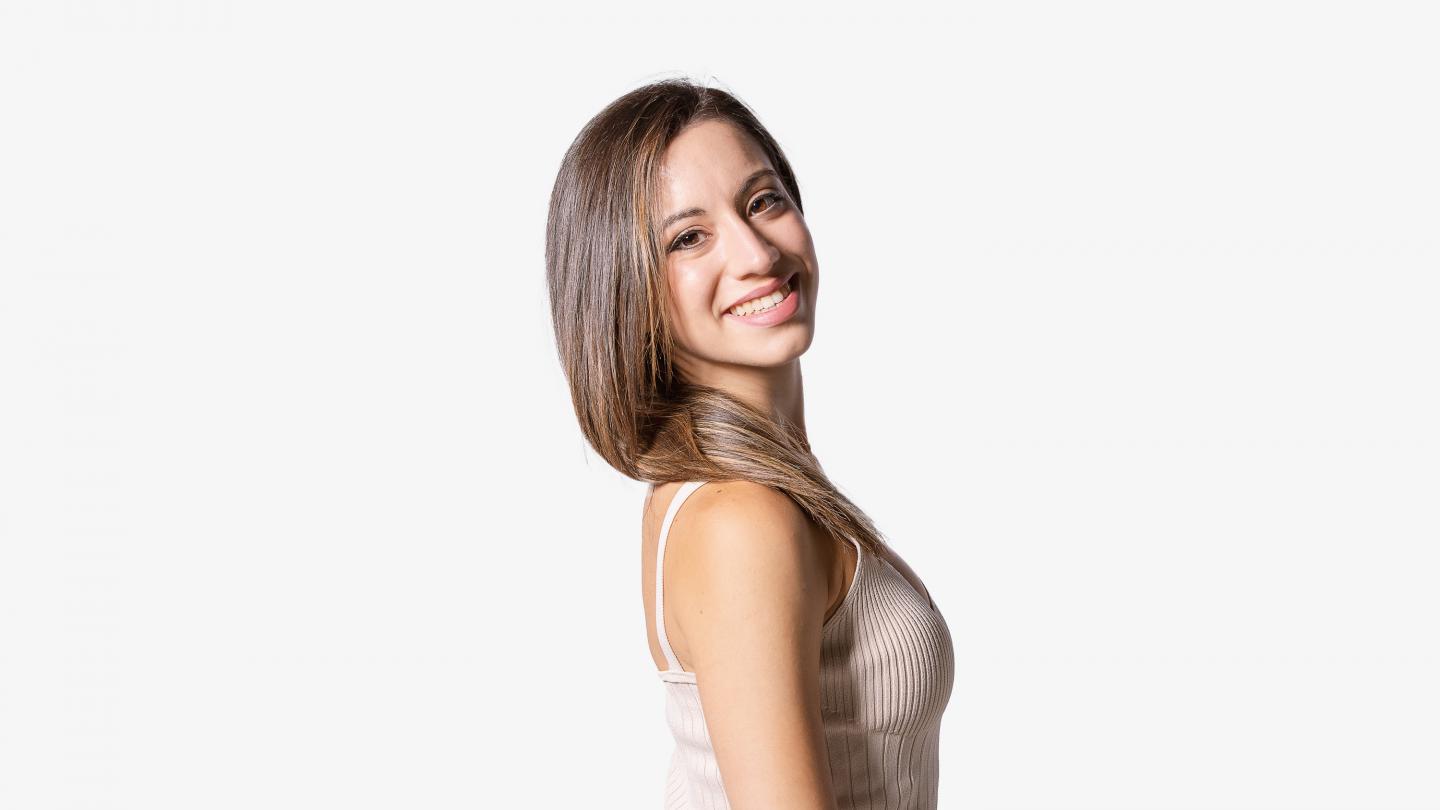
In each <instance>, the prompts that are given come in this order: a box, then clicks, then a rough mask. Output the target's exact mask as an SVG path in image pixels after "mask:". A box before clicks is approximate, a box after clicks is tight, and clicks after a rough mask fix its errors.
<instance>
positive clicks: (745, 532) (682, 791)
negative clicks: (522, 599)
mask: <svg viewBox="0 0 1440 810" xmlns="http://www.w3.org/2000/svg"><path fill="white" fill-rule="evenodd" d="M703 485H704V482H687V483H686V484H684V485H682V486H681V487H680V488H679V489H678V490H677V491H676V492H675V494H674V496H673V498H672V500H671V501H670V503H669V505H668V507H667V510H666V514H665V517H664V519H663V521H662V525H661V528H660V532H659V537H658V538H657V543H656V554H655V563H654V566H653V568H654V574H655V582H654V585H655V600H654V604H655V610H654V616H655V619H656V625H655V628H656V636H657V637H658V639H659V643H660V647H661V648H662V650H663V651H664V655H665V657H666V660H667V661H668V662H669V664H670V666H669V668H668V669H666V670H664V671H662V672H660V673H659V676H660V679H661V680H662V682H663V683H664V686H665V690H666V718H667V722H668V724H669V726H670V729H671V732H672V734H673V735H674V738H675V741H676V747H675V750H674V752H673V754H672V756H671V760H670V765H669V770H668V772H667V778H666V784H665V797H666V805H665V806H666V807H667V808H679V807H700V808H727V807H732V806H733V807H737V808H741V807H761V806H786V807H839V808H871V807H875V808H878V807H887V808H890V807H898V808H934V807H935V806H936V801H937V789H938V784H937V783H938V770H939V769H938V765H939V763H938V746H939V726H940V717H941V715H942V713H943V711H944V708H945V706H946V704H947V702H948V699H949V695H950V690H951V687H952V684H953V678H954V658H953V650H952V647H951V644H950V636H949V631H948V627H946V625H945V622H944V617H943V616H941V614H940V613H939V610H938V607H936V606H935V605H934V604H933V602H932V601H931V600H930V599H929V598H928V595H925V594H922V593H921V592H920V590H917V588H916V587H915V585H912V584H911V582H910V578H912V577H913V573H912V572H909V571H908V567H906V566H904V563H903V561H900V560H899V559H898V557H897V558H896V561H897V562H898V563H899V566H900V567H903V568H906V572H905V573H903V574H902V573H901V571H900V569H899V568H897V567H896V565H895V564H892V563H891V562H890V561H889V560H887V559H885V558H884V557H883V556H882V557H876V556H872V555H870V554H869V553H868V552H865V551H864V550H863V549H862V547H861V546H860V545H859V544H858V543H855V542H854V541H853V540H851V539H849V538H846V539H847V540H848V541H849V544H850V545H851V546H853V547H854V549H855V553H856V555H857V557H856V568H855V572H854V577H853V579H851V581H850V583H849V585H848V588H847V590H846V591H845V592H844V594H843V600H842V601H841V602H840V604H839V606H838V608H837V609H836V610H835V611H834V613H833V615H830V616H829V617H828V618H823V619H814V620H813V632H812V628H811V627H810V626H808V625H807V622H812V620H811V619H807V618H805V615H802V614H806V615H809V616H812V617H813V616H816V615H817V614H816V610H817V609H818V611H819V614H823V613H824V606H825V604H826V602H827V599H814V598H813V595H812V596H811V597H810V598H807V597H806V596H804V595H803V594H801V595H796V594H793V593H792V594H791V595H790V597H789V601H791V602H794V603H797V604H801V605H807V606H806V607H803V608H801V609H800V613H798V614H792V615H789V616H786V615H784V614H785V610H784V609H783V608H782V609H780V610H779V611H778V614H777V615H780V616H781V618H779V619H775V618H774V616H769V618H771V619H772V620H774V621H776V622H780V623H779V624H772V625H771V626H770V627H768V628H767V627H766V626H764V625H763V624H757V623H756V620H757V619H759V620H762V621H763V620H764V619H765V618H766V617H767V615H768V614H766V613H765V612H764V611H763V610H762V611H761V612H758V613H757V612H756V611H755V606H756V601H757V597H754V595H753V594H754V589H753V588H752V589H750V590H748V591H747V589H746V588H745V587H738V588H736V587H734V586H730V588H727V587H726V586H724V585H723V584H721V585H720V586H718V587H719V588H720V591H719V592H713V589H714V588H715V587H716V585H715V583H714V580H715V579H716V578H718V577H720V576H721V574H715V575H711V576H701V577H700V578H699V580H698V581H699V582H700V583H702V585H701V586H700V587H702V588H707V587H708V588H710V589H712V592H711V593H708V594H707V596H704V597H698V598H695V601H696V603H697V606H696V607H695V610H696V611H697V615H698V611H699V610H700V609H701V608H702V607H703V609H705V610H707V611H721V615H722V618H720V619H716V620H715V622H716V623H717V624H720V625H724V624H725V623H726V622H728V623H729V626H730V627H732V628H739V631H738V632H734V633H733V634H734V635H737V636H741V637H742V638H741V639H740V640H738V641H735V640H731V641H728V642H722V643H720V644H719V645H718V646H719V648H721V649H722V650H724V651H726V652H727V653H728V654H731V655H734V654H738V655H740V656H741V658H740V660H739V661H738V662H732V664H733V665H732V666H730V667H728V668H727V667H726V666H725V663H726V662H725V661H724V660H722V659H721V658H720V657H719V656H716V655H711V654H709V651H710V647H712V646H715V645H712V644H711V643H710V642H709V641H700V642H698V643H696V648H695V650H694V655H695V660H694V661H691V662H689V663H690V664H691V667H689V668H687V667H686V666H685V665H683V664H682V663H681V661H680V660H679V658H677V657H676V656H675V654H674V650H673V649H672V648H671V647H670V645H669V642H668V633H667V632H666V630H665V622H666V621H667V619H668V620H670V621H672V622H673V621H675V620H676V617H677V612H676V611H674V610H670V611H667V610H666V609H665V594H666V588H665V586H666V584H667V582H666V579H665V578H666V576H667V575H669V574H673V572H674V571H675V570H676V569H675V568H674V567H671V568H670V570H669V572H667V570H666V565H665V558H666V556H667V555H666V549H667V547H668V545H669V543H668V542H667V541H668V539H669V533H670V531H671V529H672V527H673V526H674V525H676V524H677V519H681V518H680V517H679V516H681V515H682V513H681V510H680V507H681V505H682V504H684V503H685V501H686V499H687V498H690V497H691V496H692V494H694V493H696V491H697V490H700V488H701V487H702V486H703ZM719 486H722V485H717V487H716V488H718V487H719ZM723 486H724V487H730V486H732V485H731V484H724V485H723ZM750 486H758V485H753V484H752V485H750ZM765 489H768V488H765ZM770 492H772V493H774V494H775V495H776V496H778V497H780V498H785V500H786V501H788V497H786V496H784V495H783V493H777V492H775V491H773V490H770ZM694 500H697V501H700V502H704V500H705V499H704V498H703V491H702V495H701V497H697V498H695V499H694ZM696 506H699V507H700V508H698V509H697V510H696V512H697V513H699V516H698V518H697V520H696V523H697V524H703V523H705V522H706V520H705V517H704V513H706V512H708V511H711V510H709V509H707V508H706V507H704V506H700V504H699V503H697V504H696ZM751 506H752V507H753V506H754V504H751ZM776 506H777V507H778V506H783V505H781V504H776ZM790 507H791V508H793V509H794V510H795V511H796V512H799V508H798V506H795V505H794V504H793V502H790ZM778 511H779V512H781V513H783V512H784V510H783V509H779V510H778ZM762 516H765V519H759V518H761V517H762ZM712 517H718V518H726V517H728V518H729V525H730V526H731V527H732V530H731V531H728V532H722V533H720V535H719V536H716V537H712V538H710V540H709V542H707V541H706V540H704V539H701V540H699V541H698V542H695V543H694V545H695V546H697V547H699V549H700V553H699V554H696V555H695V556H694V560H693V561H692V562H694V563H702V564H706V565H715V566H720V569H721V571H722V572H724V571H726V562H725V560H724V559H722V557H723V556H724V553H725V552H735V551H736V550H737V549H738V553H736V554H734V555H733V556H734V558H736V559H741V560H745V559H746V558H747V557H748V558H749V565H746V564H744V563H741V564H739V565H734V566H732V567H731V568H730V569H729V570H728V573H730V574H731V575H732V579H735V580H740V581H743V580H745V579H746V578H747V577H750V578H756V577H758V578H760V579H761V580H762V581H764V580H765V579H766V575H765V573H764V571H765V570H766V569H763V568H757V567H755V565H756V563H757V562H762V563H765V564H769V565H776V564H778V565H779V567H780V568H781V569H784V568H786V567H787V566H798V565H803V564H804V563H805V561H806V557H805V555H804V554H803V553H801V552H800V551H796V549H797V548H802V549H803V547H804V546H805V543H803V542H798V541H795V540H794V538H793V537H792V538H791V539H790V540H789V541H787V540H786V539H785V537H784V533H783V532H777V531H776V529H775V527H774V525H773V524H774V523H776V522H779V523H781V524H783V523H784V520H785V519H784V518H783V517H778V516H777V515H775V514H768V515H766V510H765V509H764V507H763V506H762V507H761V508H760V509H759V510H758V511H757V512H755V513H753V514H752V515H751V516H750V517H746V516H745V515H738V516H737V515H735V514H733V513H732V514H730V515H728V516H727V515H726V514H725V511H724V510H723V509H722V510H718V512H717V514H715V515H713V516H712ZM766 520H768V521H770V527H769V528H768V529H767V528H766ZM802 520H803V516H802ZM681 525H683V524H681ZM693 528H695V527H692V529H693ZM682 535H683V536H684V537H685V539H684V540H683V541H682V545H684V546H687V547H688V546H689V545H691V541H692V539H694V537H692V536H691V535H689V534H685V533H683V532H682ZM704 535H705V531H704V530H703V529H702V530H701V531H700V532H699V533H698V534H697V535H695V536H696V537H702V538H703V537H704ZM757 538H758V539H757ZM777 538H778V539H777ZM767 545H768V546H772V547H773V546H777V545H778V546H788V547H789V548H790V549H791V550H790V551H789V552H779V553H775V556H773V557H767V556H765V555H766V554H767V553H773V552H767V551H766V550H765V549H763V548H761V549H756V548H754V546H767ZM887 551H888V550H887ZM681 553H682V554H685V555H686V556H689V554H688V552H681ZM751 555H754V556H751ZM811 562H813V560H811ZM817 568H818V567H812V569H811V570H812V576H814V574H813V572H814V571H815V570H817ZM820 578H821V579H818V580H817V579H812V580H809V586H808V587H812V588H813V587H816V585H815V583H816V582H819V581H821V580H823V574H821V575H820ZM786 580H787V577H786V576H782V577H780V578H778V579H775V580H771V581H770V585H771V587H772V588H773V589H774V590H775V592H776V593H778V592H780V591H783V590H785V589H786V588H787V587H788V588H789V589H790V590H792V591H793V590H794V589H795V588H796V587H797V586H796V583H797V582H805V581H806V580H805V575H804V573H803V572H801V571H799V570H798V569H797V570H793V571H791V572H790V573H789V575H788V584H787V581H786ZM676 581H677V582H683V583H684V586H685V587H691V586H693V585H695V581H694V580H692V579H691V578H689V577H686V576H682V577H679V578H678V579H677V580H676ZM916 583H917V584H918V580H916ZM672 584H673V583H672ZM800 587H801V588H804V587H806V586H804V585H801V586H800ZM922 587H923V586H922ZM732 589H733V592H731V591H732ZM821 589H822V591H823V590H824V588H823V587H822V588H821ZM673 590H674V588H672V591H673ZM762 590H763V589H762ZM747 594H748V595H747ZM836 595H837V596H839V594H836ZM671 596H672V599H689V598H690V597H681V596H679V595H678V594H676V593H672V594H671ZM726 598H728V599H729V600H731V602H732V604H734V605H738V606H736V607H732V609H730V610H729V611H728V612H727V611H725V610H724V607H723V606H722V605H723V603H724V600H725V599H726ZM767 599H768V600H769V601H771V602H776V603H780V604H784V603H785V602H786V599H784V598H777V597H776V596H774V595H773V594H772V595H771V596H770V597H763V596H762V597H758V602H759V604H761V605H762V606H763V605H765V604H766V602H767ZM772 611H773V605H772ZM667 613H668V614H669V615H668V616H667ZM680 615H681V616H687V617H688V616H689V615H690V614H689V613H688V612H686V611H685V610H682V611H680ZM727 616H728V619H727V618H724V617H727ZM681 620H684V619H683V618H682V619H681ZM784 622H793V624H792V625H786V624H784ZM701 626H703V623H702V625H701ZM787 626H790V627H791V628H792V629H791V630H790V631H788V632H787V631H786V629H785V628H786V627H787ZM689 629H690V628H689V627H688V626H687V632H688V631H689ZM700 632H701V634H702V635H704V633H705V632H707V631H704V630H702V631H700ZM708 632H711V633H714V632H716V631H714V630H713V629H712V630H710V631H708ZM746 636H750V637H752V638H750V639H749V640H746V639H745V638H743V637H746ZM767 637H768V638H769V639H770V640H771V641H770V643H769V644H768V645H767V644H766V643H765V642H764V639H766V638H767ZM757 639H758V640H759V641H757ZM777 639H778V641H777ZM692 643H695V642H692ZM777 644H778V645H779V646H775V645H777ZM757 649H759V650H762V651H763V653H762V654H761V655H760V656H759V658H757V657H755V655H754V650H757ZM764 656H771V657H772V658H773V659H779V661H778V662H777V661H775V660H762V659H764ZM786 661H789V663H788V664H787V663H785V662H786ZM797 673H798V675H797ZM737 718H738V719H737ZM787 726H788V728H787ZM797 728H798V729H799V732H798V733H797V732H796V729H797ZM806 734H815V735H816V739H818V743H812V742H810V741H809V738H807V737H806V736H805V735H806ZM777 752H780V753H781V755H782V756H784V757H786V758H788V759H789V760H790V761H791V764H790V765H789V766H787V767H782V768H777V769H775V770H774V771H773V772H767V771H766V770H764V766H763V765H760V766H759V767H752V766H753V765H754V764H755V762H756V761H757V760H763V759H765V758H766V757H770V758H773V757H774V756H775V754H776V753H777ZM787 752H788V753H787ZM796 752H799V753H798V757H797V756H796ZM731 754H734V756H732V755H731ZM806 757H809V758H810V759H806ZM797 759H798V760H799V761H800V764H798V765H796V764H795V763H794V760H797ZM732 763H734V764H732ZM722 773H723V774H724V776H723V777H722ZM812 779H819V780H820V781H821V783H822V784H821V785H819V786H815V785H812V784H811V780H812ZM737 786H738V787H737ZM787 790H788V791H792V792H791V793H787V794H786V796H787V797H790V798H786V797H782V796H780V795H779V794H778V793H777V791H787ZM794 796H800V797H801V798H798V799H797V798H793V797H794Z"/></svg>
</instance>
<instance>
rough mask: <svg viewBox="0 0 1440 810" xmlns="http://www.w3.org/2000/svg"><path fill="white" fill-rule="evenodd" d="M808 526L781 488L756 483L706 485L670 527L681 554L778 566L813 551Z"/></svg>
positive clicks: (727, 482) (690, 499)
mask: <svg viewBox="0 0 1440 810" xmlns="http://www.w3.org/2000/svg"><path fill="white" fill-rule="evenodd" d="M812 528H813V527H812V524H811V522H810V520H809V518H808V517H807V516H806V514H805V512H804V510H802V509H801V508H800V505H799V504H797V503H795V501H794V500H792V499H791V498H790V496H789V495H786V494H785V493H784V492H781V491H780V490H778V489H776V488H774V487H771V486H767V485H765V484H759V483H755V482H754V481H743V480H735V481H708V482H706V483H705V484H704V485H702V486H700V487H699V488H697V489H696V490H695V491H694V492H692V493H691V494H690V497H689V498H688V499H687V500H686V502H685V503H684V504H682V506H681V509H680V511H679V512H678V513H677V514H676V516H675V521H674V523H673V524H671V527H670V531H671V534H672V539H671V542H672V543H673V542H674V540H675V538H676V537H679V538H681V539H680V542H679V543H675V545H677V546H683V547H684V549H685V550H684V551H682V552H681V554H682V555H685V556H687V557H689V556H701V557H706V558H710V557H715V558H718V559H711V560H709V561H710V562H712V563H717V562H724V561H726V560H729V561H739V562H740V563H742V564H745V563H756V562H764V561H766V560H767V559H768V560H770V561H772V562H780V561H783V560H784V559H787V558H799V557H804V556H806V553H807V552H810V551H813V546H814V542H813V541H814V532H813V531H812Z"/></svg>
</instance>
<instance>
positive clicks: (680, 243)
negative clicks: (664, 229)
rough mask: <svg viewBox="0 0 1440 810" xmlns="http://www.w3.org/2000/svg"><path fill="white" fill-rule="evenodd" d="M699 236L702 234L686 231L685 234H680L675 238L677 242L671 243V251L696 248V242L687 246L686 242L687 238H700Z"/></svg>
mask: <svg viewBox="0 0 1440 810" xmlns="http://www.w3.org/2000/svg"><path fill="white" fill-rule="evenodd" d="M699 235H700V232H699V231H686V232H685V233H682V234H680V235H679V236H677V237H675V241H674V242H671V243H670V249H671V250H689V249H690V248H692V247H695V245H696V243H695V242H691V243H689V244H685V240H686V239H687V238H689V237H691V236H699Z"/></svg>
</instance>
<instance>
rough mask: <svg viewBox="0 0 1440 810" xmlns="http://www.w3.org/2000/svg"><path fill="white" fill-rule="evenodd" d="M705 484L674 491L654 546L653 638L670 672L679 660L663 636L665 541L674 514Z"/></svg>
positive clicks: (689, 483) (689, 484)
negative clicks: (656, 641)
mask: <svg viewBox="0 0 1440 810" xmlns="http://www.w3.org/2000/svg"><path fill="white" fill-rule="evenodd" d="M705 483H706V482H705V481H686V482H685V483H683V484H681V485H680V489H678V490H676V491H675V495H674V497H672V498H671V499H670V507H669V508H668V509H666V510H665V521H664V522H663V523H661V524H660V540H659V542H658V543H657V544H656V546H655V636H656V637H657V638H658V639H659V640H660V649H661V650H662V651H664V653H665V660H666V661H667V662H668V663H669V665H670V669H672V670H680V659H678V658H676V657H675V651H674V650H672V649H670V639H669V637H667V636H666V635H665V540H666V538H668V537H669V535H670V524H671V523H674V522H675V514H676V513H677V512H679V511H680V504H682V503H684V502H685V499H686V498H688V497H690V493H692V492H694V491H695V490H697V489H699V488H700V487H702V486H704V485H705ZM680 671H682V672H683V670H680Z"/></svg>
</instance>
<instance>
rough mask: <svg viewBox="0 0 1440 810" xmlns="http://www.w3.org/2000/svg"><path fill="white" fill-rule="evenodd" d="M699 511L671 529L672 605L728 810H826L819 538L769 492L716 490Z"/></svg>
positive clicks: (739, 484) (740, 486)
mask: <svg viewBox="0 0 1440 810" xmlns="http://www.w3.org/2000/svg"><path fill="white" fill-rule="evenodd" d="M691 500H692V501H696V503H694V504H693V505H692V508H691V513H690V515H689V516H688V519H687V520H685V522H684V524H683V525H682V524H681V523H680V520H679V517H678V515H677V519H676V524H675V526H672V530H676V529H677V527H678V530H679V532H680V536H681V538H682V539H681V541H680V542H678V543H676V544H675V549H674V551H673V552H671V553H674V554H675V555H676V557H675V559H674V568H673V569H672V570H673V572H674V573H673V574H672V578H673V579H672V583H673V584H672V586H671V587H667V588H666V603H667V605H668V606H670V607H671V608H672V610H673V613H672V615H673V616H674V617H675V620H676V621H677V622H678V623H679V624H680V626H681V628H682V631H683V632H684V635H685V640H686V643H687V645H688V648H689V650H688V651H689V657H690V662H689V666H690V669H691V670H692V671H694V672H695V676H696V683H697V684H698V686H699V689H700V702H701V707H702V710H703V712H704V715H705V725H706V728H707V730H708V731H709V733H710V741H711V744H712V745H713V747H714V750H715V758H716V762H717V763H718V765H719V767H720V776H721V780H722V782H723V783H724V785H725V793H726V796H727V798H728V799H729V802H730V806H731V807H732V808H734V810H754V809H755V808H774V807H785V808H800V810H829V809H830V808H833V807H834V806H835V799H834V794H833V789H832V787H831V784H830V767H829V761H828V758H827V752H826V749H825V736H824V727H823V725H822V722H821V714H820V688H819V687H820V636H821V628H822V626H823V623H824V613H825V610H826V607H827V603H828V601H829V597H828V577H827V575H826V573H825V569H824V566H823V563H822V557H821V555H820V554H819V551H818V548H817V544H816V543H817V541H816V536H815V534H814V533H813V532H812V531H811V528H810V523H809V521H808V520H807V519H806V517H805V514H804V512H802V511H801V509H800V508H799V506H797V505H796V504H795V503H794V501H792V500H790V498H789V497H788V496H787V495H785V494H784V493H782V492H780V491H778V490H775V489H772V488H770V487H766V486H764V485H761V484H755V483H751V482H746V481H734V482H716V483H712V484H711V485H709V486H707V487H704V488H702V489H701V490H700V491H697V492H696V493H695V494H694V495H693V496H692V497H691ZM682 511H683V510H682Z"/></svg>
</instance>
